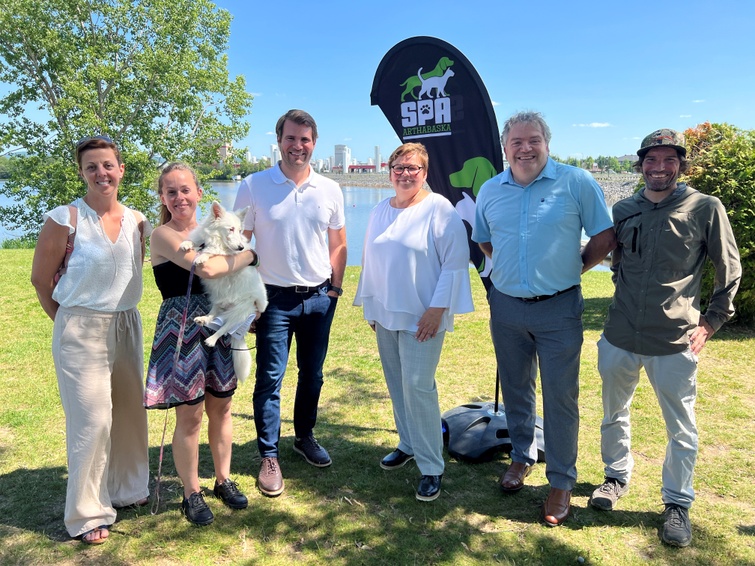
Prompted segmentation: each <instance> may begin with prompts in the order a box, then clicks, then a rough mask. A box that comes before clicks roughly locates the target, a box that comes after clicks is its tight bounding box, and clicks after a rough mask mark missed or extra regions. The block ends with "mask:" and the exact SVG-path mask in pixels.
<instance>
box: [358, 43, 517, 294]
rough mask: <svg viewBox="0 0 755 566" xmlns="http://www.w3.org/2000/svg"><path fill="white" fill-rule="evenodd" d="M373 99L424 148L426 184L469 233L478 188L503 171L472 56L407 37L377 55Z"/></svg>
mask: <svg viewBox="0 0 755 566" xmlns="http://www.w3.org/2000/svg"><path fill="white" fill-rule="evenodd" d="M370 99H371V102H372V105H373V106H375V105H377V106H379V107H380V109H381V110H382V111H383V114H385V117H386V118H388V121H389V122H390V123H391V126H393V129H394V130H395V131H396V134H398V137H399V138H400V139H401V141H402V142H403V143H406V142H419V143H422V144H424V146H425V147H426V148H427V152H428V154H429V155H430V168H429V171H428V176H427V183H428V185H430V188H431V189H432V190H433V192H436V193H439V194H442V195H443V196H445V197H446V198H448V200H450V201H451V204H453V205H454V206H455V207H456V210H457V211H458V213H459V215H460V216H461V217H462V219H463V220H464V222H465V224H466V225H467V232H468V233H469V235H471V233H472V225H473V224H474V209H475V199H476V197H477V193H478V192H479V190H480V187H481V186H482V184H483V183H484V182H485V181H487V180H488V179H490V178H492V177H494V176H495V175H497V174H498V173H500V172H501V171H502V170H503V155H502V153H501V142H500V136H499V132H498V125H497V123H496V119H495V114H494V113H493V105H492V103H491V101H490V96H489V95H488V91H487V89H486V88H485V85H484V84H483V82H482V79H481V78H480V75H478V74H477V71H476V70H475V68H474V67H473V66H472V63H470V62H469V60H468V59H467V58H466V57H465V56H464V55H463V54H462V53H461V52H460V51H459V50H458V49H456V48H455V47H454V46H453V45H450V44H448V43H446V42H445V41H443V40H440V39H437V38H435V37H411V38H409V39H405V40H404V41H402V42H400V43H398V44H396V45H395V46H394V47H393V48H392V49H391V50H390V51H388V53H386V54H385V57H383V60H382V61H380V65H379V66H378V69H377V71H376V72H375V78H374V80H373V83H372V92H371V94H370ZM392 149H393V148H391V151H392ZM469 243H470V246H469V251H470V257H471V259H472V262H473V263H474V265H475V266H476V267H477V270H478V271H479V272H480V276H481V277H482V280H483V283H485V286H486V287H487V286H488V285H489V280H488V277H487V276H488V274H489V268H487V267H486V262H484V261H483V260H484V258H485V256H484V255H483V254H482V252H481V251H480V248H479V247H478V246H477V244H476V243H474V242H472V241H471V240H470V242H469Z"/></svg>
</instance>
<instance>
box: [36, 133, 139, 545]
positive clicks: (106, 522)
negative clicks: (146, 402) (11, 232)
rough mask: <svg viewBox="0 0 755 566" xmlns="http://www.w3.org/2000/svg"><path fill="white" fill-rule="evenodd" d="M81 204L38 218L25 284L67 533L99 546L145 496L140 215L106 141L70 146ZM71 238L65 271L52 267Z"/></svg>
mask: <svg viewBox="0 0 755 566" xmlns="http://www.w3.org/2000/svg"><path fill="white" fill-rule="evenodd" d="M76 162H77V164H78V168H79V175H80V176H81V178H82V179H84V181H85V182H86V184H87V192H86V195H84V197H82V198H80V199H77V200H76V201H74V202H73V203H72V204H71V205H68V206H59V207H57V208H55V209H53V210H51V211H50V212H48V213H46V214H45V223H44V225H43V226H42V231H41V232H40V234H39V240H38V241H37V247H36V250H35V252H34V262H33V264H32V273H31V281H32V284H33V285H34V287H35V289H36V291H37V297H38V298H39V303H40V304H41V305H42V308H43V309H44V311H45V312H46V313H47V315H48V316H49V317H50V318H51V319H52V320H53V322H54V324H53V337H52V355H53V361H54V362H55V372H56V374H57V376H58V387H59V389H60V399H61V402H62V404H63V410H64V412H65V416H66V452H67V456H68V487H67V492H66V506H65V512H64V521H65V525H66V529H67V530H68V533H69V534H70V535H71V536H72V537H75V538H78V539H80V540H81V541H82V542H84V543H87V544H102V543H103V542H105V541H106V540H107V537H108V536H109V534H110V533H109V529H110V526H111V525H112V524H113V523H114V522H115V518H116V509H117V508H119V507H127V506H132V505H143V504H146V503H147V501H148V498H149V488H148V483H149V461H148V453H147V412H146V410H145V408H144V406H143V404H142V399H143V394H144V385H143V383H144V380H143V373H144V361H143V360H144V350H143V342H142V323H141V318H140V316H139V311H137V309H136V305H137V303H138V302H139V299H140V298H141V295H142V262H143V258H144V238H145V237H146V236H149V232H150V226H149V223H148V222H147V220H146V219H145V218H144V216H143V215H142V214H141V213H140V212H137V211H134V210H130V209H128V208H126V207H125V206H123V205H122V204H121V203H119V202H118V186H119V184H120V182H121V179H122V178H123V173H124V170H125V167H124V165H123V162H122V161H121V156H120V153H119V151H118V148H117V147H116V145H115V144H114V143H113V142H112V140H110V138H108V137H107V136H94V137H90V138H85V139H83V140H81V141H80V142H79V143H78V145H77V146H76ZM69 234H73V235H74V239H73V251H72V252H71V253H70V256H69V257H68V265H67V270H66V272H65V274H64V275H62V276H61V277H60V279H59V281H58V282H57V284H56V283H55V281H56V273H57V271H58V267H59V266H60V265H61V263H62V262H63V259H64V258H65V257H66V255H67V250H66V246H67V243H68V237H69Z"/></svg>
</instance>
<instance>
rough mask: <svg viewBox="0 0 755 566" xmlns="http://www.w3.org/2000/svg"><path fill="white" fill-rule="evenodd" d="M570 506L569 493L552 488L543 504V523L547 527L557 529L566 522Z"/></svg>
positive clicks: (565, 490) (566, 490)
mask: <svg viewBox="0 0 755 566" xmlns="http://www.w3.org/2000/svg"><path fill="white" fill-rule="evenodd" d="M570 506H571V491H569V490H568V489H558V488H557V487H552V488H551V490H550V492H549V493H548V497H547V499H546V500H545V503H544V504H543V521H545V524H546V525H548V526H549V527H558V526H559V525H561V524H563V522H564V521H566V518H567V517H568V516H569V508H570Z"/></svg>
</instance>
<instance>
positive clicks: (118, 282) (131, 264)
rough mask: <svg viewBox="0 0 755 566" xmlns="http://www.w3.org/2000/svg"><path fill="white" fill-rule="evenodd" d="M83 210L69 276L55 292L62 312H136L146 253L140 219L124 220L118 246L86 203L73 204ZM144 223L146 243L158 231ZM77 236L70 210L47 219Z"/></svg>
mask: <svg viewBox="0 0 755 566" xmlns="http://www.w3.org/2000/svg"><path fill="white" fill-rule="evenodd" d="M72 204H73V205H74V206H75V207H76V208H77V210H78V213H77V218H76V229H75V232H76V235H75V236H74V244H73V253H72V254H71V258H70V259H69V261H68V270H67V271H66V273H65V274H64V275H63V276H62V277H61V278H60V281H59V282H58V284H57V285H56V286H55V289H54V290H53V292H52V298H53V300H55V301H56V302H57V303H58V304H59V305H60V306H62V307H67V308H70V307H84V308H88V309H92V310H96V311H102V312H119V311H126V310H129V309H132V308H134V307H136V305H137V303H138V302H139V299H141V296H142V250H141V241H140V236H141V234H140V233H139V225H138V224H137V220H136V216H135V214H134V213H132V211H130V210H128V209H127V211H126V212H125V213H124V215H123V220H122V222H121V231H120V233H119V234H118V238H117V240H116V241H115V243H113V242H111V241H110V238H108V236H107V234H105V231H104V230H103V228H102V223H101V222H100V217H99V215H98V214H97V213H96V212H95V211H94V210H92V208H90V207H89V205H88V204H87V203H86V202H84V199H77V200H76V201H74V202H73V203H72ZM136 215H138V217H139V218H141V219H144V237H145V238H146V237H147V236H149V235H150V234H151V232H152V227H151V226H150V224H149V222H147V220H146V219H145V218H144V215H142V213H141V212H136ZM43 218H44V220H45V221H46V220H47V219H48V218H50V219H51V220H53V221H54V222H56V223H58V224H60V225H61V226H67V227H68V233H69V234H70V233H72V232H74V228H73V226H72V225H71V215H70V210H69V208H68V205H64V206H59V207H57V208H55V209H53V210H51V211H50V212H47V213H45V214H44V217H43Z"/></svg>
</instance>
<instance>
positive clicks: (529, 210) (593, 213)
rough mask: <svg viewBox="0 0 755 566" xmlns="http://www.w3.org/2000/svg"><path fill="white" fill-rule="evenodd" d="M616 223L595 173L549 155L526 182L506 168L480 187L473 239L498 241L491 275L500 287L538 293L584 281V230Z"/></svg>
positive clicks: (519, 292) (597, 229) (520, 293)
mask: <svg viewBox="0 0 755 566" xmlns="http://www.w3.org/2000/svg"><path fill="white" fill-rule="evenodd" d="M612 226H613V221H612V220H611V216H610V215H609V213H608V207H607V206H606V201H605V198H604V196H603V190H602V189H601V188H600V185H598V183H597V182H596V181H595V179H593V177H592V175H591V174H590V173H588V172H587V171H585V170H583V169H579V168H577V167H572V166H570V165H564V164H562V163H556V162H555V161H553V160H552V159H551V158H550V157H549V158H548V162H547V163H546V165H545V167H544V168H543V170H542V171H541V173H540V175H539V176H538V177H537V178H536V179H535V180H534V181H532V183H530V184H529V185H527V186H526V187H522V186H521V185H519V184H517V182H516V181H514V177H513V175H512V174H511V169H506V170H505V171H504V172H503V173H500V174H499V175H497V176H495V177H493V178H492V179H490V180H489V181H487V182H486V183H485V184H484V185H483V186H482V187H481V188H480V192H479V194H478V196H477V205H476V209H475V225H474V229H473V231H472V240H474V241H475V242H478V243H486V242H490V243H491V244H492V246H493V266H492V271H491V274H490V278H491V281H492V282H493V285H495V288H496V289H498V290H499V291H500V292H501V293H505V294H506V295H510V296H512V297H535V296H538V295H552V294H554V293H557V292H559V291H563V290H564V289H568V288H569V287H572V286H574V285H577V284H579V282H580V276H581V273H582V257H581V255H580V244H581V236H582V230H583V229H584V231H585V233H586V234H587V235H588V236H594V235H596V234H599V233H600V232H602V231H604V230H607V229H608V228H611V227H612Z"/></svg>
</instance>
